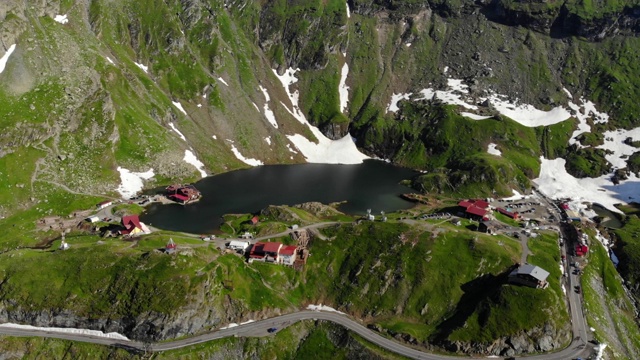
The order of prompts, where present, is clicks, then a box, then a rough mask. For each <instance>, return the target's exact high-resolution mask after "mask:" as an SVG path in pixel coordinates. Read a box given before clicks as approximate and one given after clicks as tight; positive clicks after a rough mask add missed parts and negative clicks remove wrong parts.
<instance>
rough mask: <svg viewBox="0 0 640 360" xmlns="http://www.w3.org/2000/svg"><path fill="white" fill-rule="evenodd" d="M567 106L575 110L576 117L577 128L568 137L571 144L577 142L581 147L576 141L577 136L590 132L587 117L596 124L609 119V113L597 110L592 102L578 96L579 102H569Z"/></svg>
mask: <svg viewBox="0 0 640 360" xmlns="http://www.w3.org/2000/svg"><path fill="white" fill-rule="evenodd" d="M569 108H570V109H572V110H573V111H574V112H575V117H576V118H578V128H577V129H576V130H575V131H574V132H573V134H572V135H571V139H569V144H572V145H573V144H578V145H579V146H580V147H583V146H582V145H581V144H580V142H578V140H577V137H578V136H579V135H580V134H582V133H585V132H591V126H590V125H589V123H588V122H587V120H588V119H589V118H591V119H593V122H594V123H596V124H598V123H606V122H607V121H609V115H607V114H606V113H601V112H599V111H598V110H597V109H596V105H595V104H594V103H593V102H591V101H588V100H585V99H583V98H580V104H576V103H574V102H569Z"/></svg>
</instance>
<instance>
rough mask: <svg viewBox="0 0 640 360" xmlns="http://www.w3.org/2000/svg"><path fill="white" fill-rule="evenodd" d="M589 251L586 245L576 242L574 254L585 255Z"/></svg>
mask: <svg viewBox="0 0 640 360" xmlns="http://www.w3.org/2000/svg"><path fill="white" fill-rule="evenodd" d="M588 252H589V247H588V246H587V245H582V244H577V245H576V256H585V255H587V253H588Z"/></svg>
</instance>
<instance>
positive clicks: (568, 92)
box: [562, 88, 573, 99]
mask: <svg viewBox="0 0 640 360" xmlns="http://www.w3.org/2000/svg"><path fill="white" fill-rule="evenodd" d="M562 91H564V93H565V94H567V96H568V97H569V99H573V95H571V92H570V91H569V90H567V88H562Z"/></svg>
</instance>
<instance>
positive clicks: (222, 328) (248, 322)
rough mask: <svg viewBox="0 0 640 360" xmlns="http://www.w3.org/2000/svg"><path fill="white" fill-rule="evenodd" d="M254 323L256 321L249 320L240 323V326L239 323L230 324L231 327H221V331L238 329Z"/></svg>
mask: <svg viewBox="0 0 640 360" xmlns="http://www.w3.org/2000/svg"><path fill="white" fill-rule="evenodd" d="M254 321H255V320H249V321H245V322H243V323H240V324H237V323H230V324H229V325H227V326H223V327H221V328H220V330H224V329H231V328H234V327H236V326H240V325H244V324H250V323H252V322H254Z"/></svg>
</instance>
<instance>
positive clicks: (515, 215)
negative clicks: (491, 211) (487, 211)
mask: <svg viewBox="0 0 640 360" xmlns="http://www.w3.org/2000/svg"><path fill="white" fill-rule="evenodd" d="M496 210H498V212H499V213H500V214H502V215H505V216H508V217H510V218H512V219H514V220H518V219H520V214H518V213H517V212H511V211H509V210H505V209H503V208H497V209H496Z"/></svg>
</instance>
